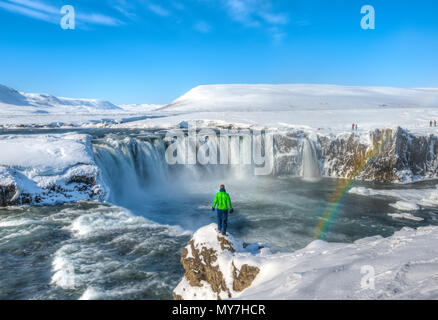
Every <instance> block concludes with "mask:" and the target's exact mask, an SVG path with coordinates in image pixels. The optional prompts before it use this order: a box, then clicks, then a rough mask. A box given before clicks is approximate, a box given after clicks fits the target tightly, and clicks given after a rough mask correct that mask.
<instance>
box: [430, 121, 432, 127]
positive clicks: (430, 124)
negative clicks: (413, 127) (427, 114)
mask: <svg viewBox="0 0 438 320" xmlns="http://www.w3.org/2000/svg"><path fill="white" fill-rule="evenodd" d="M430 127H431V128H432V120H430Z"/></svg>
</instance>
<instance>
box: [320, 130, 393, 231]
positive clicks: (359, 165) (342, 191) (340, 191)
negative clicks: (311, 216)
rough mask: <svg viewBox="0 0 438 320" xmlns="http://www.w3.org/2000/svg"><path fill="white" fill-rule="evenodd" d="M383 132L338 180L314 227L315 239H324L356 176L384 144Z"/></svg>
mask: <svg viewBox="0 0 438 320" xmlns="http://www.w3.org/2000/svg"><path fill="white" fill-rule="evenodd" d="M384 137H386V135H385V134H381V135H380V137H379V139H378V140H377V141H376V142H375V143H373V148H371V149H369V150H368V151H367V152H366V153H365V154H364V155H362V156H360V157H359V159H358V160H357V161H356V165H355V166H354V170H353V171H352V172H351V173H350V174H349V175H348V178H346V179H343V180H339V183H338V185H337V187H336V189H335V191H334V192H333V194H332V195H331V196H330V198H329V204H328V205H327V207H326V208H325V210H324V211H323V213H322V215H321V217H320V219H319V223H318V225H317V227H316V229H315V233H314V238H315V239H324V237H325V235H326V234H327V232H328V230H329V228H330V225H331V224H332V222H333V221H334V220H335V218H336V216H337V213H338V208H339V206H340V204H341V203H342V200H343V199H344V197H345V195H346V194H347V193H348V191H350V189H351V188H352V186H353V184H354V181H355V179H356V177H357V176H358V175H359V174H360V173H361V172H362V170H363V169H364V168H365V166H366V165H367V163H368V161H369V160H370V159H371V158H373V157H374V156H375V155H376V154H377V153H379V152H380V150H381V149H382V147H383V146H384V144H385V142H386V139H384Z"/></svg>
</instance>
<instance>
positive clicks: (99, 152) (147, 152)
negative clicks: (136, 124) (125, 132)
mask: <svg viewBox="0 0 438 320" xmlns="http://www.w3.org/2000/svg"><path fill="white" fill-rule="evenodd" d="M93 149H94V154H95V158H96V162H97V163H98V166H99V168H100V169H101V172H102V179H103V182H104V183H105V185H106V187H107V189H108V190H109V191H110V195H109V200H110V201H112V202H116V203H118V202H119V201H118V200H120V199H129V198H132V197H133V196H136V195H137V196H141V194H144V191H145V189H147V188H148V186H151V185H157V184H162V183H164V182H165V181H166V177H167V174H168V168H167V164H166V161H165V159H164V143H163V142H162V141H160V140H156V141H142V140H139V139H135V138H129V137H128V138H120V137H117V136H111V137H106V138H103V139H99V140H98V141H96V142H94V144H93Z"/></svg>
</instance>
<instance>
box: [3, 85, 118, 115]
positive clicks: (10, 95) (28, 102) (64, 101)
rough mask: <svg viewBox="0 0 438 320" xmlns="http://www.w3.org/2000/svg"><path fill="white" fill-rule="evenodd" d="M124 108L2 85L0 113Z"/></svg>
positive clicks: (95, 110)
mask: <svg viewBox="0 0 438 320" xmlns="http://www.w3.org/2000/svg"><path fill="white" fill-rule="evenodd" d="M108 110H111V111H116V110H122V108H120V107H118V106H116V105H114V104H112V103H111V102H108V101H103V100H94V99H72V98H61V97H55V96H52V95H49V94H36V93H23V92H19V91H17V90H15V89H12V88H9V87H7V86H4V85H0V114H16V113H25V114H28V113H35V114H47V113H93V112H102V111H108Z"/></svg>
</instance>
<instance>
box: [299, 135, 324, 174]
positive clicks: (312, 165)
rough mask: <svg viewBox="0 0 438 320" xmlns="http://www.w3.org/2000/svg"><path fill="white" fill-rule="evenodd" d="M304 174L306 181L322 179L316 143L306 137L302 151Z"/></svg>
mask: <svg viewBox="0 0 438 320" xmlns="http://www.w3.org/2000/svg"><path fill="white" fill-rule="evenodd" d="M302 175H303V179H304V180H306V181H311V182H314V181H318V180H319V179H320V177H321V176H320V172H319V165H318V158H317V155H316V149H315V146H314V144H313V143H312V142H311V141H310V140H309V139H305V140H304V142H303V152H302Z"/></svg>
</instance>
